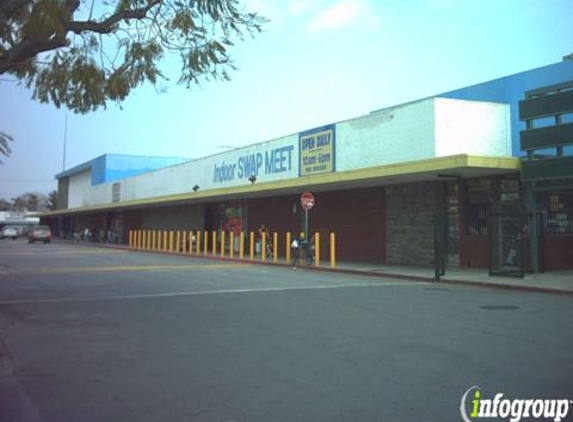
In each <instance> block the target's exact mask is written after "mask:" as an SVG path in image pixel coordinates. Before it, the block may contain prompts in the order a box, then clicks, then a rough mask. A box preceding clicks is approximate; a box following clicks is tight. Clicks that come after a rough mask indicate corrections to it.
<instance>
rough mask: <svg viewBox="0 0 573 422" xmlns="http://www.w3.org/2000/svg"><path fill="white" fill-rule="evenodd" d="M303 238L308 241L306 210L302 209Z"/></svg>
mask: <svg viewBox="0 0 573 422" xmlns="http://www.w3.org/2000/svg"><path fill="white" fill-rule="evenodd" d="M304 238H305V239H306V240H307V241H308V210H304Z"/></svg>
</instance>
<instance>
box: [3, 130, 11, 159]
mask: <svg viewBox="0 0 573 422" xmlns="http://www.w3.org/2000/svg"><path fill="white" fill-rule="evenodd" d="M10 142H12V137H11V136H10V135H8V134H6V133H4V132H0V155H4V156H6V157H9V156H10V153H11V152H12V149H11V148H10ZM0 164H2V160H0Z"/></svg>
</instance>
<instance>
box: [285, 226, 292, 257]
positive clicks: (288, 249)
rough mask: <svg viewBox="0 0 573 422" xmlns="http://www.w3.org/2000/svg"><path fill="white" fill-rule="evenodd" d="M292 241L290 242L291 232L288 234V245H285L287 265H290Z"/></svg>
mask: <svg viewBox="0 0 573 422" xmlns="http://www.w3.org/2000/svg"><path fill="white" fill-rule="evenodd" d="M291 243H292V242H291V240H290V232H286V245H285V251H286V253H285V260H286V263H287V264H290V244H291Z"/></svg>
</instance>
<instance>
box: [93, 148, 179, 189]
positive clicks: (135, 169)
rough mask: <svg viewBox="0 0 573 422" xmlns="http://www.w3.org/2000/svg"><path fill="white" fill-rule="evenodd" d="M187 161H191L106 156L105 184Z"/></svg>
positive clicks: (172, 158)
mask: <svg viewBox="0 0 573 422" xmlns="http://www.w3.org/2000/svg"><path fill="white" fill-rule="evenodd" d="M186 161H189V158H180V157H144V156H132V155H114V154H108V155H106V164H105V167H106V169H105V183H109V182H113V181H115V180H120V179H125V178H127V177H132V176H136V175H138V174H142V173H146V172H149V171H152V170H157V169H160V168H163V167H169V166H173V165H175V164H180V163H184V162H186ZM100 183H102V182H100Z"/></svg>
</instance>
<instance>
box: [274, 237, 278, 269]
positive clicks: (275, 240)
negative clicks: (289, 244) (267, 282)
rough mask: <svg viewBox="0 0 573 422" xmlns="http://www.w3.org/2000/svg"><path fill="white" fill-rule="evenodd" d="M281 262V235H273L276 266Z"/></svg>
mask: <svg viewBox="0 0 573 422" xmlns="http://www.w3.org/2000/svg"><path fill="white" fill-rule="evenodd" d="M278 261H279V234H278V233H277V232H274V233H273V262H274V263H275V264H276V263H277V262H278Z"/></svg>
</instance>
